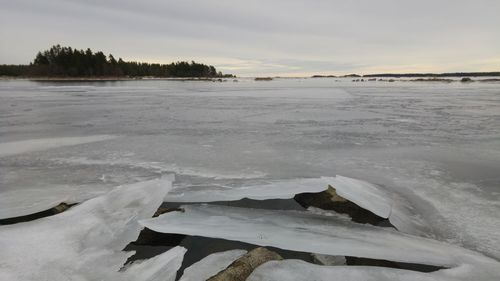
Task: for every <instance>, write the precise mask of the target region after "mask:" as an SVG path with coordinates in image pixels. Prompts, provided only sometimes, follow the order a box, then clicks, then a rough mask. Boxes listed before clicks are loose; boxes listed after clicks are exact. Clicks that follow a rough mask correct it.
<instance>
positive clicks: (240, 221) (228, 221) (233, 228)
mask: <svg viewBox="0 0 500 281" xmlns="http://www.w3.org/2000/svg"><path fill="white" fill-rule="evenodd" d="M182 208H184V212H171V213H167V214H164V215H161V216H160V217H157V218H153V219H146V220H142V221H141V222H140V223H141V224H142V225H144V226H146V227H148V228H150V229H152V230H154V231H157V232H164V233H179V234H187V235H201V236H207V237H213V238H223V239H228V240H236V241H242V242H246V243H251V244H256V245H260V246H273V247H278V248H282V249H288V250H294V251H301V252H311V253H319V254H326V255H346V256H355V257H366V258H373V259H385V260H392V261H400V262H407V263H421V264H427V265H437V266H445V267H449V266H457V265H460V264H462V263H464V262H466V261H470V260H473V261H478V260H486V261H489V259H488V258H486V257H483V256H482V255H480V254H478V253H475V252H472V251H469V250H466V249H463V248H459V247H456V246H452V245H449V244H446V243H442V242H438V241H435V240H430V239H425V238H420V237H417V236H411V235H407V234H402V233H400V232H397V231H394V230H388V229H384V228H380V227H375V226H371V225H361V224H357V223H353V222H350V221H347V220H345V219H337V218H336V217H331V216H328V217H327V216H322V215H315V214H312V213H310V212H299V211H276V210H261V209H244V208H235V207H224V206H214V205H187V206H183V207H182Z"/></svg>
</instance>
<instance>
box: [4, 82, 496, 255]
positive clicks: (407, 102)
mask: <svg viewBox="0 0 500 281" xmlns="http://www.w3.org/2000/svg"><path fill="white" fill-rule="evenodd" d="M94 135H114V136H117V137H116V138H115V139H110V140H105V141H100V142H93V143H87V144H80V145H75V146H64V147H63V146H61V147H57V148H52V149H48V150H40V151H33V152H29V153H22V154H15V155H9V156H4V157H0V192H3V191H8V190H14V189H23V188H50V187H52V186H71V187H77V188H79V189H80V190H81V191H82V192H86V191H87V190H91V191H92V192H94V191H96V190H107V189H109V188H112V187H114V186H116V185H120V184H126V183H133V182H137V181H142V180H147V179H152V178H156V177H159V176H162V175H167V174H171V173H175V174H176V182H175V185H176V186H186V185H207V186H209V185H221V184H224V185H248V184H253V183H258V182H262V181H268V180H279V179H295V178H304V177H319V176H333V175H336V174H340V175H345V176H349V177H353V178H358V179H363V180H366V181H369V182H372V183H376V184H380V185H383V186H385V187H386V188H389V189H391V190H394V191H395V192H398V193H401V194H403V195H404V196H406V197H407V198H410V199H411V200H412V202H413V204H414V205H415V209H416V211H417V212H418V213H420V214H421V215H422V217H423V218H425V219H426V220H427V221H428V222H429V223H430V224H431V225H432V226H433V228H434V230H433V231H434V235H435V236H436V238H437V239H440V240H444V241H448V242H451V243H455V244H459V245H462V246H465V247H468V248H471V249H475V250H479V251H481V252H483V253H485V254H487V255H489V256H493V257H496V258H500V235H499V234H498V233H500V216H499V215H498V214H500V201H499V199H500V84H498V83H496V84H495V83H478V82H476V83H466V84H464V83H459V82H455V83H436V82H429V83H425V82H422V83H417V82H403V81H398V82H394V83H387V82H365V83H353V82H351V81H350V80H343V81H340V82H337V81H335V80H334V79H275V80H273V81H269V82H266V81H263V82H256V81H253V80H251V79H239V82H232V81H228V82H224V83H219V82H200V81H183V82H181V81H116V82H64V83H63V82H31V81H22V80H7V81H0V146H1V145H2V143H6V142H15V141H23V140H32V139H40V138H61V137H83V136H94Z"/></svg>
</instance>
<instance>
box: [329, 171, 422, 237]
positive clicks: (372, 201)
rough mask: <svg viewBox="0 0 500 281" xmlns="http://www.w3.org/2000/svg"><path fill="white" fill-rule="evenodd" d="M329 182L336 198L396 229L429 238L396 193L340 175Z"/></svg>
mask: <svg viewBox="0 0 500 281" xmlns="http://www.w3.org/2000/svg"><path fill="white" fill-rule="evenodd" d="M328 181H329V184H330V185H331V186H332V187H334V188H335V190H336V192H337V194H338V195H340V196H342V197H343V198H345V199H347V200H349V201H351V202H353V203H355V204H357V205H358V206H360V207H362V208H364V209H366V210H369V211H371V212H372V213H374V214H376V215H378V216H379V217H382V218H387V219H389V221H390V222H391V224H392V225H394V227H396V228H397V229H398V230H400V231H402V232H406V233H410V234H415V235H420V236H428V235H429V233H430V231H429V226H428V225H427V223H426V222H425V221H424V220H423V219H422V218H421V217H420V216H419V215H418V214H417V212H416V211H415V210H414V208H413V206H412V205H411V203H410V202H409V201H408V200H406V199H405V198H403V197H402V196H400V195H399V194H396V193H394V192H389V191H387V190H385V189H383V188H382V187H381V186H378V185H374V184H372V183H369V182H366V181H363V180H359V179H353V178H348V177H344V176H339V175H337V176H335V177H334V178H328Z"/></svg>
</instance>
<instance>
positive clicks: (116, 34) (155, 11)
mask: <svg viewBox="0 0 500 281" xmlns="http://www.w3.org/2000/svg"><path fill="white" fill-rule="evenodd" d="M0 4H1V5H0V64H3V63H6V64H23V63H28V62H30V61H31V60H32V59H33V57H34V55H35V54H36V52H37V51H39V50H44V49H48V48H49V47H50V46H51V45H53V44H57V43H60V44H61V45H67V46H72V47H76V48H79V49H84V48H87V47H90V48H91V49H93V50H102V51H103V52H104V53H106V54H108V53H112V54H114V55H115V57H122V58H123V59H125V60H140V61H148V62H161V63H169V62H172V61H177V60H196V61H199V62H203V63H207V64H213V65H215V66H216V67H217V69H219V70H222V71H223V72H226V73H234V74H237V75H241V76H252V75H264V74H266V75H287V76H296V75H297V76H301V75H310V74H347V73H354V72H355V73H361V74H363V73H364V74H366V73H374V72H377V73H378V72H423V71H431V72H449V71H493V70H500V1H499V0H475V1H456V0H455V1H451V0H449V1H448V0H441V1H440V0H418V1H416V0H414V1H405V0H378V1H373V0H366V1H355V0H342V1H336V0H331V1H323V0H276V1H273V0H266V1H260V0H257V1H256V0H250V1H249V0H246V1H238V0H227V1H226V0H216V1H208V0H205V1H201V0H200V1H195V0H179V1H168V0H150V1H147V0H146V1H133V0H46V1H41V0H0Z"/></svg>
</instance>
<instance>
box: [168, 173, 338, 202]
mask: <svg viewBox="0 0 500 281" xmlns="http://www.w3.org/2000/svg"><path fill="white" fill-rule="evenodd" d="M327 188H328V178H315V179H295V180H284V181H272V182H270V183H268V184H262V185H251V186H239V187H229V186H220V187H215V186H210V187H201V188H200V187H196V186H194V187H181V188H175V189H173V190H172V191H171V192H169V193H168V194H167V196H166V197H165V201H166V202H213V201H233V200H240V199H243V198H250V199H256V200H265V199H288V198H293V196H294V195H295V194H297V193H303V192H320V191H323V190H326V189H327Z"/></svg>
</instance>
